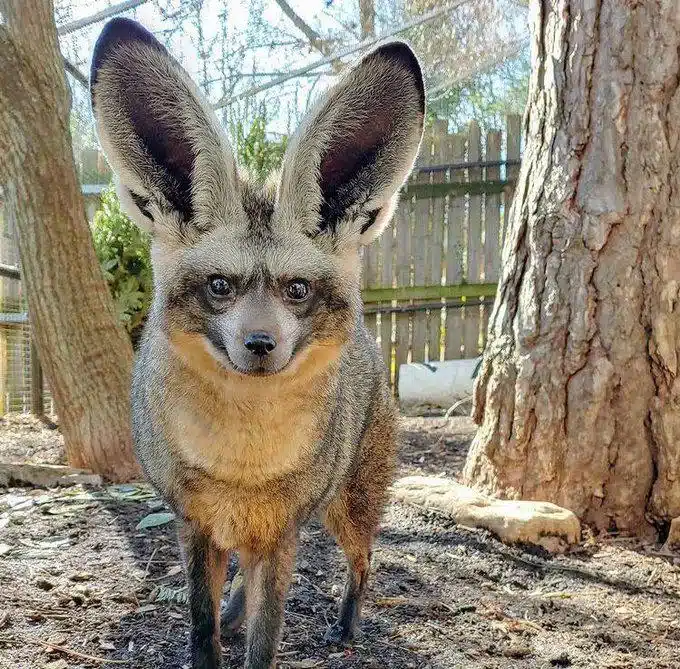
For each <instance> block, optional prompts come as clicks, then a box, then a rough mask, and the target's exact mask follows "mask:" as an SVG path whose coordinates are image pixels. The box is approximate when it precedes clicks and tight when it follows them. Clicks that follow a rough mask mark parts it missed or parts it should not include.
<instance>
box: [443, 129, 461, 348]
mask: <svg viewBox="0 0 680 669" xmlns="http://www.w3.org/2000/svg"><path fill="white" fill-rule="evenodd" d="M445 160H446V161H447V162H449V163H454V164H455V163H462V162H463V161H464V160H465V135H464V134H462V133H457V134H455V135H449V137H448V138H447V142H446V153H445ZM464 179H465V174H464V172H463V171H462V170H451V172H450V176H449V180H450V181H452V182H454V183H461V182H463V181H464ZM465 220H466V215H465V197H464V196H457V197H456V196H449V207H448V219H447V224H446V232H447V235H446V238H447V239H446V283H447V285H449V286H450V285H456V284H460V283H461V282H462V280H463V265H464V257H465V255H466V252H465V246H464V241H465V240H464V230H465V225H466V223H465ZM444 331H445V335H444V336H445V346H444V358H445V359H446V360H456V359H458V358H460V357H461V343H462V334H463V319H462V312H461V310H460V309H457V308H453V309H447V310H446V317H445V321H444Z"/></svg>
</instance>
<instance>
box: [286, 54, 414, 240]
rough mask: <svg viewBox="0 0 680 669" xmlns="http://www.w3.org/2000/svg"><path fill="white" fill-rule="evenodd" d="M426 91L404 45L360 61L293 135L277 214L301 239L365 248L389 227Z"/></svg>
mask: <svg viewBox="0 0 680 669" xmlns="http://www.w3.org/2000/svg"><path fill="white" fill-rule="evenodd" d="M424 116H425V86H424V83H423V75H422V71H421V69H420V64H419V63H418V59H417V58H416V56H415V54H414V53H413V51H412V50H411V48H410V47H409V46H408V45H407V44H405V43H403V42H391V43H388V44H384V45H383V46H380V47H378V48H377V49H376V50H375V51H373V52H371V53H369V54H368V55H367V56H365V57H364V58H362V59H361V60H360V61H359V63H358V65H356V66H355V67H354V68H352V70H350V71H349V72H348V74H347V75H345V76H344V77H343V78H342V79H341V80H340V82H339V83H338V84H337V85H336V86H334V87H333V88H332V89H331V90H330V91H329V92H328V93H327V94H326V95H325V96H324V97H323V98H322V99H321V100H320V101H319V102H318V104H317V105H316V107H315V108H314V109H313V111H312V112H311V113H310V114H309V116H308V117H307V118H306V119H305V121H304V122H303V124H302V126H301V127H300V129H299V130H298V132H297V133H296V135H295V136H294V137H293V138H292V140H291V142H290V144H289V146H288V149H287V151H286V155H285V157H284V162H283V169H282V174H281V184H280V189H279V210H280V215H281V216H282V217H283V218H284V219H286V220H295V221H297V222H298V224H301V225H302V226H303V229H304V231H305V233H306V234H308V235H310V236H317V235H320V234H328V235H330V236H332V237H334V238H335V239H336V240H338V241H340V242H344V241H351V240H358V241H359V242H360V243H362V244H368V243H370V242H371V241H372V240H373V239H375V238H376V237H377V236H378V235H379V234H380V233H381V232H382V231H383V229H384V228H385V227H386V226H387V225H388V223H389V222H390V219H391V218H392V214H393V212H394V209H395V207H396V205H397V201H398V198H399V189H400V187H401V186H402V184H403V183H404V181H405V180H406V178H407V177H408V175H409V172H410V171H411V169H412V167H413V163H414V162H415V159H416V156H417V155H418V148H419V146H420V141H421V138H422V135H423V120H424Z"/></svg>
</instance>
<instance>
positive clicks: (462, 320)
mask: <svg viewBox="0 0 680 669" xmlns="http://www.w3.org/2000/svg"><path fill="white" fill-rule="evenodd" d="M520 129H521V122H520V118H519V117H518V116H511V117H508V118H507V120H506V127H505V129H504V131H501V130H493V131H489V132H487V133H486V136H485V137H482V134H481V131H480V127H479V125H478V124H477V123H476V122H472V123H470V125H469V126H468V128H467V130H466V132H462V133H455V134H449V133H448V131H447V126H446V123H445V122H438V123H435V125H434V127H433V128H432V129H431V131H430V132H429V133H428V134H427V136H426V137H425V139H424V141H423V146H422V149H421V152H420V156H419V159H418V162H417V164H416V169H415V170H414V174H413V176H412V178H411V180H410V181H409V183H408V185H407V187H406V189H405V192H404V194H403V197H402V200H401V204H400V205H399V208H398V210H397V212H396V214H395V218H394V222H393V225H392V227H391V228H389V229H388V230H387V231H386V232H385V234H384V235H383V236H382V237H381V238H380V240H379V241H378V242H377V243H374V244H373V245H371V246H370V247H368V248H366V249H365V251H364V259H363V263H364V274H363V280H364V286H363V297H364V304H365V323H366V325H367V326H368V328H369V329H370V330H371V331H372V332H374V333H375V335H376V338H377V340H378V342H379V343H380V346H381V349H382V352H383V356H384V359H385V362H386V364H387V365H388V368H389V369H390V373H391V380H392V382H393V383H394V386H395V388H396V387H397V384H398V374H399V365H400V364H402V363H405V362H431V361H439V360H451V359H456V358H473V357H476V356H478V355H479V353H480V352H481V351H482V349H483V347H484V339H485V337H486V326H487V322H488V317H489V313H490V309H491V306H492V304H493V298H494V296H495V293H496V283H497V281H498V278H499V274H500V261H501V248H502V244H503V237H504V232H505V228H506V221H507V217H508V213H509V209H510V202H511V200H512V194H513V188H514V182H515V179H516V177H517V172H518V170H519V162H520V143H521V136H520Z"/></svg>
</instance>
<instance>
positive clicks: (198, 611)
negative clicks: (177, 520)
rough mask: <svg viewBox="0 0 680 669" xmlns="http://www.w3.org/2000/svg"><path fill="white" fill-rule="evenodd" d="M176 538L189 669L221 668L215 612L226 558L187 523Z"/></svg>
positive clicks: (217, 611)
mask: <svg viewBox="0 0 680 669" xmlns="http://www.w3.org/2000/svg"><path fill="white" fill-rule="evenodd" d="M178 534H179V540H180V546H181V548H182V552H183V553H184V560H185V564H186V573H187V582H188V586H189V587H188V589H189V611H190V614H191V667H192V669H219V668H220V667H221V666H222V647H221V646H220V628H219V611H220V600H221V598H222V588H223V587H224V579H225V577H226V574H227V564H228V558H229V554H228V553H227V552H225V551H222V550H220V549H219V548H217V547H216V546H215V545H214V544H213V543H212V541H211V540H210V537H208V536H207V535H206V534H204V533H203V532H201V530H200V529H199V528H198V527H196V526H195V525H193V524H191V523H183V524H182V525H181V526H180V528H179V532H178Z"/></svg>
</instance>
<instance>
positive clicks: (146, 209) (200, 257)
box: [90, 19, 425, 669]
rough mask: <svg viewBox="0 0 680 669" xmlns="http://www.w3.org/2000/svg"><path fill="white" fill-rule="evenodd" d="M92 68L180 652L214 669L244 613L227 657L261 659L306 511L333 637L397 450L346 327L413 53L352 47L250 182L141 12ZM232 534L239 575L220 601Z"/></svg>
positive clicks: (353, 594)
mask: <svg viewBox="0 0 680 669" xmlns="http://www.w3.org/2000/svg"><path fill="white" fill-rule="evenodd" d="M90 86H91V94H92V105H93V111H94V116H95V120H96V124H97V132H98V135H99V139H100V142H101V145H102V147H103V149H104V151H105V153H106V155H107V158H108V160H109V162H110V164H111V166H112V168H113V171H114V172H115V175H116V183H117V189H118V194H119V197H120V200H121V203H122V205H123V207H124V208H125V210H126V211H127V212H128V214H129V215H130V216H131V218H132V219H133V220H134V221H135V222H136V223H137V224H138V225H140V226H142V227H143V228H145V229H146V230H149V231H150V232H151V236H152V251H151V254H152V263H153V270H154V298H153V303H152V305H151V309H150V313H149V317H148V321H147V323H146V327H145V331H144V335H143V338H142V341H141V343H140V346H139V353H138V358H137V362H136V366H135V371H134V378H133V384H132V422H133V434H134V441H135V448H136V452H137V456H138V458H139V460H140V462H141V464H142V466H143V468H144V471H145V473H146V475H147V476H148V478H149V479H150V481H151V482H152V483H153V484H154V486H155V487H156V488H157V489H158V490H159V491H160V493H161V494H162V496H163V497H164V498H165V500H166V501H167V502H168V504H170V506H171V507H172V508H173V509H174V511H175V512H176V514H177V518H178V523H179V525H180V529H179V539H180V545H181V547H182V551H183V556H184V560H185V564H186V574H187V581H188V592H189V609H190V614H191V635H190V652H191V662H192V666H193V668H194V669H199V668H200V669H214V668H217V667H219V666H220V664H221V647H220V636H221V633H222V634H225V635H228V634H229V633H235V632H236V631H237V630H238V628H239V626H240V624H241V623H242V622H243V621H244V620H246V627H247V631H246V659H245V666H246V667H247V668H248V669H267V668H270V667H274V666H275V657H276V651H277V646H278V642H279V636H280V632H281V627H282V622H283V615H284V602H285V599H286V593H287V590H288V586H289V582H290V579H291V574H292V571H293V566H294V561H295V553H296V546H297V542H298V533H299V531H300V528H301V526H302V525H304V524H305V522H307V520H308V519H309V518H310V517H311V516H312V515H315V514H317V515H319V516H320V517H321V519H322V520H323V522H324V524H325V525H326V527H327V528H328V530H329V531H330V532H331V533H332V534H333V536H334V537H335V538H336V539H337V541H338V543H339V545H340V546H341V547H342V549H343V550H344V552H345V554H346V556H347V563H348V575H347V581H346V586H345V589H344V594H343V596H342V601H341V603H340V611H339V616H338V618H337V622H335V623H334V624H333V625H332V626H331V627H330V628H329V629H328V631H327V632H326V640H327V641H329V642H331V643H337V644H342V643H344V642H347V641H349V640H350V639H351V638H352V637H353V635H354V633H355V630H356V627H357V623H358V619H359V614H360V608H361V600H362V596H363V594H364V590H365V588H366V580H367V575H368V571H369V563H370V557H371V545H372V541H373V538H374V535H375V533H376V531H377V528H378V524H379V520H380V516H381V513H382V509H383V506H384V504H385V502H386V499H387V493H388V487H389V485H390V482H391V479H392V475H393V471H394V466H395V456H396V414H395V410H394V408H393V404H392V400H391V395H390V391H389V387H388V384H387V380H386V373H385V370H384V368H383V363H382V360H381V357H380V355H379V352H378V349H377V347H376V344H375V341H374V340H373V338H372V337H371V336H370V335H369V333H368V332H367V331H366V330H365V328H364V326H363V323H362V303H361V293H360V249H361V246H362V245H364V244H368V243H370V242H371V241H372V240H374V239H375V238H376V237H377V236H378V235H379V234H380V233H381V232H382V231H383V229H384V228H385V227H386V226H387V225H388V223H389V221H390V218H391V217H392V214H393V212H394V209H395V206H396V204H397V199H398V196H399V189H400V187H401V186H402V184H403V183H404V181H405V180H406V178H407V177H408V174H409V172H410V170H411V169H412V167H413V163H414V161H415V158H416V155H417V153H418V148H419V145H420V141H421V137H422V132H423V119H424V111H425V91H424V85H423V77H422V73H421V69H420V66H419V63H418V60H417V59H416V57H415V56H414V54H413V52H412V51H411V49H410V48H409V47H408V46H407V45H406V44H404V43H402V42H390V43H386V44H383V45H382V46H379V47H377V48H376V49H375V50H374V51H372V52H371V53H369V54H368V55H366V56H364V57H363V58H362V59H361V60H360V61H359V62H358V63H357V64H356V65H355V66H354V67H352V68H351V69H350V70H348V71H347V73H346V74H345V75H344V76H342V77H341V79H340V80H339V82H338V83H336V84H335V85H334V86H333V87H332V88H331V89H330V90H329V91H328V92H327V93H326V94H325V95H324V96H323V97H322V98H321V99H320V100H319V102H318V103H317V104H316V106H315V107H314V108H313V109H312V110H311V112H310V113H309V114H308V115H307V117H306V119H305V120H304V121H303V123H302V125H301V126H300V128H299V129H298V131H297V132H296V134H295V135H294V136H293V137H292V138H291V140H290V142H289V143H288V146H287V149H286V152H285V156H284V159H283V163H282V166H281V169H280V170H279V171H278V172H277V173H276V174H272V175H271V176H270V177H269V178H268V179H267V180H266V181H265V182H264V183H261V182H259V181H258V180H257V179H255V178H254V177H252V176H249V175H248V174H247V173H246V171H245V170H243V169H241V168H240V167H239V166H237V164H236V162H235V160H234V157H233V153H232V151H231V149H230V147H229V143H228V141H227V138H226V136H225V133H224V131H223V130H222V128H221V127H220V124H219V123H218V121H217V118H216V116H215V114H214V113H213V111H212V109H211V107H210V105H209V104H208V103H207V101H206V100H205V99H204V97H203V95H201V93H200V92H199V91H198V89H197V87H196V86H195V84H194V83H193V82H192V81H191V79H190V78H189V76H188V74H187V73H186V72H185V71H184V69H183V68H182V67H181V66H180V65H179V64H178V63H177V61H176V60H175V59H174V58H173V57H172V56H170V54H169V53H168V51H167V50H166V49H165V47H163V46H162V45H161V44H160V43H159V42H158V41H157V40H156V39H155V38H154V37H153V36H152V35H151V34H150V33H149V32H147V31H146V30H145V29H144V28H142V27H141V26H140V25H138V24H137V23H135V22H133V21H130V20H127V19H114V20H112V21H110V22H109V23H108V24H107V25H106V26H105V28H104V30H103V32H102V33H101V35H100V37H99V39H98V41H97V44H96V46H95V50H94V55H93V58H92V69H91V75H90ZM233 551H237V552H238V557H239V568H240V569H241V571H242V574H243V579H242V580H241V579H239V580H241V583H242V584H241V585H239V586H238V587H235V588H232V591H231V595H230V597H229V600H228V601H227V603H226V604H225V605H224V606H222V603H221V599H222V591H223V587H224V583H225V578H226V573H227V567H228V562H229V556H230V554H231V553H232V552H233Z"/></svg>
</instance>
